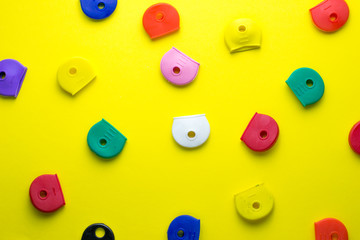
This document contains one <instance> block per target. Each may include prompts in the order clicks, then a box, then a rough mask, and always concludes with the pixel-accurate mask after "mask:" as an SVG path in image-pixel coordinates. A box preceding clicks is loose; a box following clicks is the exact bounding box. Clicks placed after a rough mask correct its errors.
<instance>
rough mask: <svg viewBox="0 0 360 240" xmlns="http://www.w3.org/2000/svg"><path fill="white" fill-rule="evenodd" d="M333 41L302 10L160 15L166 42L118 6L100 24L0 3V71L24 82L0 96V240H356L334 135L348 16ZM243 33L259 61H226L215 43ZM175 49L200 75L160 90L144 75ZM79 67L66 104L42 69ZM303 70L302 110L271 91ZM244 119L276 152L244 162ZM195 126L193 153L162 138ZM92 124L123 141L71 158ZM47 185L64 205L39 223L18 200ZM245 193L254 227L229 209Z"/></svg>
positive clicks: (282, 4)
mask: <svg viewBox="0 0 360 240" xmlns="http://www.w3.org/2000/svg"><path fill="white" fill-rule="evenodd" d="M347 2H348V5H349V7H350V18H349V20H348V22H347V24H346V25H345V26H344V27H343V28H342V29H341V30H340V31H338V32H336V33H333V34H326V33H323V32H321V31H319V30H317V28H315V26H314V25H313V24H312V21H311V17H310V13H309V11H308V10H309V9H310V8H311V7H313V6H315V5H317V4H318V3H319V1H317V0H303V1H300V0H298V1H295V0H241V1H239V0H223V1H213V0H208V1H205V0H197V1H194V0H172V1H170V2H169V3H170V4H172V5H173V6H175V7H176V8H177V10H178V12H179V14H180V18H181V20H180V25H181V28H180V31H178V32H176V33H174V34H172V35H169V36H167V37H164V38H161V39H158V40H155V41H152V40H150V38H149V37H148V35H147V34H146V32H145V31H144V29H143V26H142V15H143V13H144V12H145V10H146V9H147V8H148V7H149V6H150V5H152V4H154V3H156V2H154V1H149V0H142V1H140V0H136V1H135V0H134V1H121V0H120V1H119V2H118V6H117V9H116V10H115V12H114V13H113V14H112V15H111V16H110V17H109V18H107V19H105V20H103V21H93V20H91V19H89V18H88V17H86V16H85V15H84V14H83V12H82V10H81V7H80V3H79V1H78V0H69V1H35V2H34V1H28V0H18V1H4V0H1V4H0V6H1V14H0V32H1V38H0V46H1V51H0V59H6V58H13V59H17V60H18V61H20V62H21V63H22V64H24V65H25V66H26V67H28V72H27V74H26V77H25V80H24V84H23V86H22V89H21V91H20V93H19V96H18V98H17V99H11V98H10V99H9V98H1V97H0V112H1V117H0V134H1V137H0V159H1V168H0V197H1V204H0V223H1V227H2V229H3V230H2V233H1V237H0V239H20V240H28V239H36V240H42V239H44V240H48V239H52V240H63V239H81V236H82V233H83V231H84V230H85V228H86V227H87V226H88V225H90V224H92V223H96V222H103V223H105V224H107V225H108V226H110V227H111V228H112V230H113V231H114V233H115V237H116V239H127V240H130V239H134V240H139V239H151V240H152V239H153V240H159V239H160V240H166V239H167V236H166V231H167V229H168V226H169V224H170V222H171V221H172V220H173V219H174V218H175V217H176V216H178V215H181V214H189V215H192V216H194V217H196V218H199V219H200V220H201V233H200V239H201V240H220V239H221V240H227V239H229V240H230V239H247V240H251V239H253V240H260V239H267V240H278V239H282V240H287V239H291V240H304V239H315V235H314V227H313V223H314V222H315V221H318V220H321V219H323V218H325V217H334V218H338V219H339V220H341V221H342V222H343V223H344V224H345V225H346V227H347V229H348V231H349V238H350V239H354V240H355V239H359V238H360V228H359V220H360V217H359V216H360V206H359V201H360V181H359V178H358V176H359V171H360V158H359V156H358V155H356V154H355V153H354V152H352V150H351V149H350V147H349V144H348V140H347V138H348V133H349V131H350V129H351V127H352V126H353V124H355V123H356V122H357V121H359V120H360V111H359V101H360V100H359V88H360V81H359V74H358V68H359V66H358V59H359V53H360V47H359V46H360V45H359V36H360V34H359V31H358V26H359V25H360V17H359V16H360V3H359V2H358V1H355V0H347ZM243 17H247V18H251V19H253V20H254V21H256V22H257V23H258V24H259V25H260V26H261V28H262V30H263V42H262V46H261V49H259V50H253V51H247V52H242V53H236V54H230V53H229V52H228V50H227V48H226V45H225V43H224V36H223V32H224V28H225V26H226V25H227V24H228V23H229V22H231V21H232V20H234V19H237V18H243ZM173 46H174V47H176V48H178V49H179V50H180V51H182V52H184V53H185V54H187V55H188V56H190V57H191V58H193V59H194V60H196V61H198V62H199V63H200V70H199V73H198V76H197V78H196V80H195V81H194V82H193V83H192V84H190V85H188V86H186V87H183V88H178V87H175V86H173V85H171V84H169V83H168V82H167V81H166V80H165V79H164V78H163V76H162V74H161V72H160V60H161V57H162V56H163V54H165V52H167V51H168V50H169V49H170V48H171V47H173ZM74 56H79V57H83V58H86V59H88V60H89V61H90V62H91V63H92V65H93V66H94V67H95V69H96V72H97V77H96V79H95V80H94V81H93V82H92V83H90V84H89V85H88V86H87V87H86V88H84V89H83V90H81V91H80V92H79V93H78V94H77V95H75V96H71V95H70V94H68V93H66V92H64V91H63V90H62V89H61V88H60V87H59V85H58V83H57V80H56V73H57V69H58V67H59V66H60V65H61V64H62V63H63V62H65V61H66V60H68V59H69V58H71V57H74ZM299 67H310V68H313V69H315V70H316V71H318V72H319V73H320V75H321V76H322V77H323V79H324V82H325V94H324V96H323V98H322V99H321V100H320V101H319V102H318V103H316V104H315V105H313V106H311V107H307V108H304V107H302V105H301V104H300V102H299V101H298V99H297V98H296V97H295V95H294V94H293V93H292V92H291V90H290V89H289V87H288V86H287V85H286V84H285V81H286V80H287V78H288V77H289V75H290V74H291V73H292V72H293V71H294V70H295V69H297V68H299ZM255 112H259V113H263V114H268V115H270V116H272V117H273V118H274V119H275V120H276V121H277V122H278V124H279V127H280V136H279V139H278V142H277V143H276V145H275V146H274V147H273V148H272V149H271V150H270V151H268V152H267V153H265V154H256V153H254V152H252V151H251V150H249V149H248V148H247V147H246V146H245V144H244V143H242V142H241V141H240V136H241V134H242V132H243V131H244V130H245V128H246V126H247V124H248V122H249V121H250V119H251V117H252V116H253V115H254V113H255ZM201 113H205V114H206V116H207V118H208V120H209V122H210V126H211V134H210V138H209V139H208V141H207V143H206V144H205V145H203V146H202V147H200V148H198V149H195V150H186V149H184V148H181V147H179V146H178V145H177V144H176V143H175V141H174V140H173V138H172V135H171V126H172V118H173V117H176V116H184V115H192V114H201ZM102 118H104V119H106V120H107V121H109V122H110V123H111V124H112V125H113V126H115V127H116V128H117V129H118V130H119V131H121V132H122V133H123V134H124V135H125V136H126V137H127V138H128V141H127V143H126V145H125V148H124V150H123V152H122V153H121V154H120V155H119V156H118V157H116V158H115V159H112V160H107V161H106V160H105V161H104V160H102V159H100V158H99V157H97V156H96V155H95V154H93V153H92V152H91V151H90V150H89V148H88V146H87V143H86V136H87V133H88V130H89V129H90V128H91V126H92V125H93V124H95V123H96V122H98V121H100V120H101V119H102ZM46 173H47V174H55V173H57V174H58V176H59V180H60V183H61V185H62V189H63V192H64V196H65V201H66V205H65V207H63V208H62V209H60V210H59V211H57V212H55V213H53V214H43V213H41V212H39V211H37V210H36V209H35V208H34V207H33V206H32V204H31V202H30V198H29V194H28V190H29V186H30V184H31V182H32V180H33V179H34V178H36V177H37V176H39V175H42V174H46ZM258 183H265V185H266V187H267V189H268V190H269V191H270V192H272V193H273V195H274V199H275V208H274V211H273V212H272V214H271V215H270V216H269V217H268V218H267V219H266V220H265V221H263V222H261V223H258V224H250V223H248V222H246V221H244V220H243V219H242V218H241V217H239V215H238V214H237V212H236V210H235V206H234V195H235V194H236V193H238V192H240V191H243V190H246V189H248V188H250V187H252V186H254V185H256V184H258Z"/></svg>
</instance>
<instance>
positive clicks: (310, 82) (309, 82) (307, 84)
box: [306, 79, 314, 87]
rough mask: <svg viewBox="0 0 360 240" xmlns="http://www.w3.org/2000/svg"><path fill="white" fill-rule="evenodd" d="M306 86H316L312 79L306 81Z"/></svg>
mask: <svg viewBox="0 0 360 240" xmlns="http://www.w3.org/2000/svg"><path fill="white" fill-rule="evenodd" d="M306 86H308V87H312V86H314V81H313V80H311V79H308V80H306Z"/></svg>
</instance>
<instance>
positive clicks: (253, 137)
mask: <svg viewBox="0 0 360 240" xmlns="http://www.w3.org/2000/svg"><path fill="white" fill-rule="evenodd" d="M278 136H279V126H278V124H277V123H276V121H275V120H274V119H273V118H272V117H270V116H268V115H265V114H259V113H255V115H254V116H253V117H252V119H251V121H250V123H249V124H248V126H247V127H246V129H245V131H244V133H243V135H242V136H241V140H242V141H243V142H244V143H245V144H246V146H248V147H249V148H250V149H251V150H254V151H257V152H263V151H266V150H268V149H270V148H271V147H272V146H273V145H274V144H275V143H276V140H277V139H278Z"/></svg>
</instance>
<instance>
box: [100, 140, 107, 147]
mask: <svg viewBox="0 0 360 240" xmlns="http://www.w3.org/2000/svg"><path fill="white" fill-rule="evenodd" d="M106 144H107V141H106V139H104V138H102V139H100V145H101V146H105V145H106Z"/></svg>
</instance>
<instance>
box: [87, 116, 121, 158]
mask: <svg viewBox="0 0 360 240" xmlns="http://www.w3.org/2000/svg"><path fill="white" fill-rule="evenodd" d="M126 140H127V138H126V137H125V136H124V135H122V134H121V132H119V131H118V130H117V129H116V128H114V127H113V126H112V125H111V124H110V123H108V122H107V121H106V120H105V119H103V120H101V121H100V122H98V123H96V124H95V125H94V126H92V127H91V129H90V131H89V133H88V135H87V143H88V145H89V148H90V149H91V151H93V152H94V153H96V154H97V155H98V156H100V157H103V158H112V157H115V156H116V155H118V154H119V153H120V152H121V151H122V150H123V148H124V146H125V143H126Z"/></svg>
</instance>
